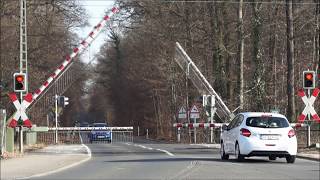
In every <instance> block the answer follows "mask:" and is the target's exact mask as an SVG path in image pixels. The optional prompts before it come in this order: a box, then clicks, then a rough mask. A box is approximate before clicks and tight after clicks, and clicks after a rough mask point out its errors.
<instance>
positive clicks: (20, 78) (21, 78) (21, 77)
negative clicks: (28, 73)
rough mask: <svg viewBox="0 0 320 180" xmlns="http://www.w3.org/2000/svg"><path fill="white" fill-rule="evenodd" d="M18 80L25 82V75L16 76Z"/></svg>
mask: <svg viewBox="0 0 320 180" xmlns="http://www.w3.org/2000/svg"><path fill="white" fill-rule="evenodd" d="M16 80H17V81H18V82H23V80H24V77H23V76H16Z"/></svg>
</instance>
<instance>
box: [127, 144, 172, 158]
mask: <svg viewBox="0 0 320 180" xmlns="http://www.w3.org/2000/svg"><path fill="white" fill-rule="evenodd" d="M125 144H126V145H133V146H136V147H140V148H143V149H148V150H157V151H161V152H164V153H166V154H167V155H169V156H175V155H174V154H172V153H171V152H169V151H167V150H163V149H154V148H152V147H146V146H143V145H141V144H129V143H125Z"/></svg>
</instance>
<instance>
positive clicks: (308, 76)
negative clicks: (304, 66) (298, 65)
mask: <svg viewBox="0 0 320 180" xmlns="http://www.w3.org/2000/svg"><path fill="white" fill-rule="evenodd" d="M305 78H306V79H307V80H312V78H313V74H311V73H307V74H305Z"/></svg>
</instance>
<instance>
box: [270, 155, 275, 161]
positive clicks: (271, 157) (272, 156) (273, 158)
mask: <svg viewBox="0 0 320 180" xmlns="http://www.w3.org/2000/svg"><path fill="white" fill-rule="evenodd" d="M276 159H277V157H276V156H274V155H271V156H269V160H272V161H274V160H276Z"/></svg>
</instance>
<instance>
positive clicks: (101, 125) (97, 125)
mask: <svg viewBox="0 0 320 180" xmlns="http://www.w3.org/2000/svg"><path fill="white" fill-rule="evenodd" d="M93 127H107V124H103V123H101V124H94V125H93Z"/></svg>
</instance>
